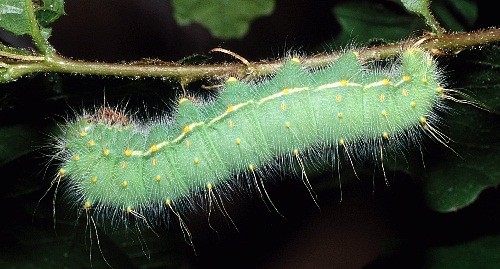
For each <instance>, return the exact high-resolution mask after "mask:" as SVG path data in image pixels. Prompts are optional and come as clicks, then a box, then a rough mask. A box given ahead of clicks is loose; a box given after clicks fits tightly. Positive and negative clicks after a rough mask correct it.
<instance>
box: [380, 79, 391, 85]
mask: <svg viewBox="0 0 500 269" xmlns="http://www.w3.org/2000/svg"><path fill="white" fill-rule="evenodd" d="M382 84H384V85H385V86H387V85H389V84H391V82H390V81H389V80H388V79H386V78H384V79H383V80H382Z"/></svg>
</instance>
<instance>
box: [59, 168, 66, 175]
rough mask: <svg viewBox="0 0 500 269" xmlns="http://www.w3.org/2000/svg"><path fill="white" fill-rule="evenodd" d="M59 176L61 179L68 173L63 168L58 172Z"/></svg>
mask: <svg viewBox="0 0 500 269" xmlns="http://www.w3.org/2000/svg"><path fill="white" fill-rule="evenodd" d="M57 173H58V174H59V176H60V177H63V176H64V173H66V170H64V168H61V169H59V172H57Z"/></svg>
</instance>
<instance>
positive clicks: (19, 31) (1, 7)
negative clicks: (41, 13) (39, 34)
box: [0, 0, 31, 35]
mask: <svg viewBox="0 0 500 269" xmlns="http://www.w3.org/2000/svg"><path fill="white" fill-rule="evenodd" d="M0 27H1V28H3V29H5V30H7V31H9V32H11V33H13V34H15V35H31V23H30V18H29V15H28V12H27V10H26V4H25V1H22V0H2V3H0Z"/></svg>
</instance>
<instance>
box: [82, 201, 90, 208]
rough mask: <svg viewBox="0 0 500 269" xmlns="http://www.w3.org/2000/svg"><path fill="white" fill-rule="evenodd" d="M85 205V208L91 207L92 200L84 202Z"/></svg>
mask: <svg viewBox="0 0 500 269" xmlns="http://www.w3.org/2000/svg"><path fill="white" fill-rule="evenodd" d="M83 207H84V208H85V209H90V202H89V201H87V202H85V204H83Z"/></svg>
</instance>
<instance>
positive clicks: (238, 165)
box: [54, 47, 448, 233]
mask: <svg viewBox="0 0 500 269" xmlns="http://www.w3.org/2000/svg"><path fill="white" fill-rule="evenodd" d="M445 86H446V85H445V84H444V81H443V80H442V76H441V74H440V70H439V68H438V67H437V65H436V62H435V61H434V59H433V58H432V56H431V55H430V54H428V53H427V52H425V51H423V50H422V49H420V48H418V47H411V48H408V49H406V50H404V51H403V52H402V54H401V56H400V57H399V58H398V60H397V61H396V62H395V63H394V64H392V65H391V66H389V67H388V68H385V69H382V68H377V67H368V66H364V65H363V64H362V63H361V62H360V61H359V60H358V57H357V53H356V52H347V53H345V54H344V55H343V56H341V57H340V58H339V59H338V60H337V61H335V62H334V63H332V64H331V65H330V66H329V67H328V68H325V69H322V70H314V71H313V72H309V71H308V70H305V69H304V68H303V67H301V64H300V60H299V59H297V58H292V59H290V60H289V61H287V62H286V63H285V64H284V66H283V67H282V68H281V69H280V70H279V71H278V73H277V74H276V75H275V76H273V77H272V78H270V79H268V80H265V81H262V82H259V83H243V82H240V81H238V80H237V79H235V78H232V77H231V78H229V79H227V81H226V84H225V86H224V89H223V90H222V91H221V93H220V96H219V98H218V99H217V100H215V101H214V102H213V103H210V104H207V105H204V106H199V105H196V104H195V103H193V102H192V101H191V100H189V99H187V98H182V99H180V100H179V102H178V103H179V105H178V108H177V114H176V117H175V120H174V121H169V120H166V119H165V120H160V121H155V122H149V123H142V124H141V123H138V122H134V121H133V120H131V119H129V118H128V117H127V116H126V115H124V114H123V113H121V112H118V111H115V110H113V109H111V108H109V107H106V106H104V107H101V108H99V109H97V110H96V111H94V112H90V113H86V114H85V115H83V116H80V117H79V118H77V119H76V120H74V121H72V122H69V123H67V124H66V125H64V126H62V129H63V133H64V134H63V136H61V137H58V138H57V143H56V150H57V151H58V152H57V154H56V156H57V158H58V159H59V160H60V161H61V164H60V167H59V170H58V174H57V176H56V178H55V180H54V182H57V184H59V182H63V183H64V185H65V187H66V189H67V191H66V192H67V193H68V195H70V197H71V200H72V201H74V203H75V205H76V206H77V207H80V208H84V209H85V210H86V212H91V211H92V214H96V215H102V216H104V217H106V218H120V219H127V218H126V217H125V216H126V215H127V214H130V215H133V216H135V217H136V218H138V219H140V220H142V221H144V222H145V223H146V224H147V225H149V222H150V221H151V220H158V219H161V218H163V217H164V214H165V212H172V213H173V214H174V215H175V216H176V217H178V219H179V222H180V224H181V227H182V228H183V230H185V231H187V232H188V233H189V231H188V230H187V228H186V225H185V224H184V222H183V221H182V214H181V213H182V212H184V211H186V208H188V209H189V208H194V207H196V206H197V205H196V203H197V201H196V200H195V199H193V195H194V196H197V195H201V196H203V197H208V202H209V203H212V202H215V203H219V202H218V200H219V198H218V197H220V196H219V195H220V194H221V193H223V192H224V191H227V190H230V189H231V188H230V186H231V184H234V182H232V181H235V180H246V181H248V182H249V183H251V184H255V186H256V189H257V190H258V191H259V193H260V194H261V196H267V192H266V190H265V188H264V180H265V179H266V177H265V176H266V175H272V174H273V173H274V172H279V171H278V170H280V169H292V170H293V169H298V171H299V174H300V175H302V176H303V180H304V183H305V184H306V186H307V188H308V189H309V191H312V190H311V187H310V185H309V182H308V179H307V176H306V174H305V167H306V166H307V165H310V164H313V163H314V161H315V160H317V159H320V158H322V157H321V156H322V153H323V152H333V154H338V152H339V151H342V152H344V153H345V155H346V156H347V158H348V160H349V161H350V162H351V163H352V162H353V160H355V159H359V158H371V159H375V160H379V161H382V159H383V152H384V151H385V150H400V149H401V148H404V147H405V146H406V145H407V144H408V143H419V142H420V141H421V137H422V134H423V133H426V134H429V135H430V136H432V137H434V138H436V139H437V140H438V141H441V142H443V141H444V140H445V138H446V137H445V136H444V135H443V134H441V133H440V132H439V130H438V129H437V128H436V127H435V125H438V124H439V121H440V118H439V116H438V115H437V114H436V111H439V110H440V109H443V107H444V104H443V100H444V99H446V97H448V96H447V95H446V93H447V91H448V90H447V89H446V88H445ZM273 164H276V165H273ZM273 170H275V171H273ZM206 194H208V196H205V195H206ZM267 198H268V200H269V201H270V199H269V197H267ZM271 204H272V202H271ZM221 207H222V208H223V205H221ZM222 210H224V209H222Z"/></svg>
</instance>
